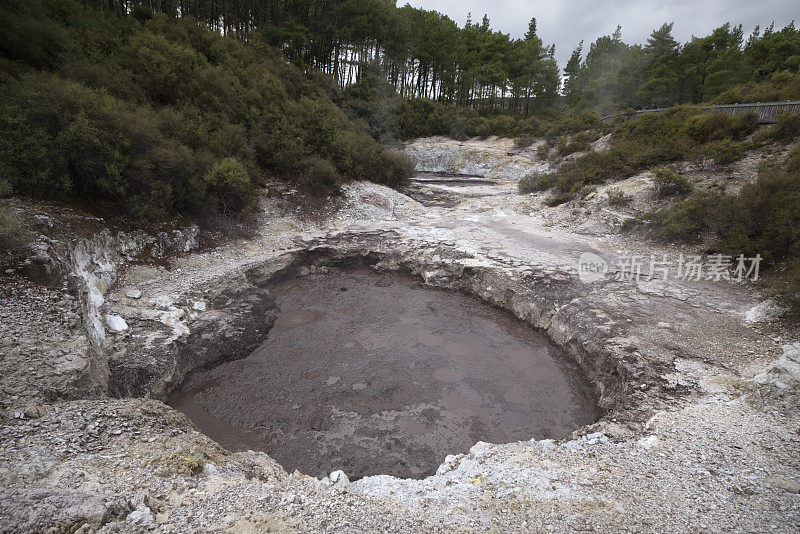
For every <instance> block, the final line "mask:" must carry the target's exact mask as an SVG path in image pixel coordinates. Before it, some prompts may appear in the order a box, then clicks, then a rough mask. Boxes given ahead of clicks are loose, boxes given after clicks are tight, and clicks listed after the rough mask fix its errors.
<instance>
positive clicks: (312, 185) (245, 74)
mask: <svg viewBox="0 0 800 534" xmlns="http://www.w3.org/2000/svg"><path fill="white" fill-rule="evenodd" d="M134 15H136V16H132V17H116V16H105V15H102V14H101V13H99V12H98V11H96V10H95V9H94V8H93V7H90V5H88V3H84V2H79V1H77V0H66V1H59V2H55V1H53V0H31V1H25V2H21V1H16V2H12V3H11V6H10V8H9V9H4V10H3V12H2V15H0V22H2V27H3V44H2V45H0V184H5V185H4V186H3V187H7V188H10V189H11V191H12V192H13V193H14V194H17V195H27V196H32V197H37V198H47V199H64V200H68V199H80V200H81V201H84V202H89V203H92V204H93V205H94V206H95V207H96V209H97V210H98V211H100V212H101V213H104V214H106V215H114V216H119V215H123V216H128V217H131V218H133V219H152V218H160V217H167V216H170V215H173V214H186V215H190V216H193V217H195V218H198V219H200V220H211V219H213V218H216V217H226V218H230V217H240V216H243V215H246V214H247V213H248V212H249V211H250V210H251V209H252V207H253V205H254V199H255V197H256V195H257V194H258V189H259V187H260V185H261V184H262V183H263V180H264V178H265V177H266V176H278V177H282V178H284V179H287V180H292V181H294V182H295V183H296V184H297V186H298V187H302V188H303V189H306V190H308V191H310V192H314V193H320V194H329V193H331V192H336V191H337V189H338V184H339V183H341V182H343V181H347V180H351V179H364V180H373V181H376V182H379V183H384V184H387V185H393V186H398V185H402V184H403V183H405V181H406V180H407V178H408V177H409V176H410V174H411V167H410V165H409V164H408V162H407V161H405V159H404V158H403V157H402V156H398V155H396V154H389V153H388V152H387V151H386V150H385V149H384V148H383V147H381V145H379V144H378V143H377V142H376V141H375V140H373V139H372V138H371V137H370V136H369V135H368V134H367V133H366V132H364V131H363V129H361V128H360V127H359V126H358V125H356V124H354V123H352V122H351V121H350V120H348V118H347V116H346V115H345V113H344V112H343V111H342V110H341V109H340V108H339V107H337V105H336V104H335V103H334V102H333V100H331V97H330V91H329V90H328V87H327V86H326V82H325V81H324V79H322V78H320V77H319V76H314V75H307V74H304V73H302V72H301V71H300V70H298V69H297V68H295V67H293V66H292V65H290V64H287V63H286V62H285V61H284V60H283V59H282V58H281V57H280V55H279V54H278V53H277V52H276V51H275V50H274V49H272V48H270V47H268V46H266V45H265V43H264V42H263V41H261V40H259V38H258V36H257V35H254V36H252V38H251V39H249V40H248V42H246V43H245V42H242V41H240V40H236V39H231V38H225V37H221V36H220V35H219V34H218V33H216V32H214V31H213V30H212V29H210V28H208V27H206V26H205V25H201V24H198V23H197V22H196V21H194V20H192V19H190V18H181V19H178V20H172V19H170V18H169V17H167V16H166V15H164V14H160V13H152V12H149V11H147V10H144V11H142V10H138V11H136V12H135V13H134ZM33 21H35V23H32V22H33ZM304 171H309V172H308V173H307V174H305V173H304Z"/></svg>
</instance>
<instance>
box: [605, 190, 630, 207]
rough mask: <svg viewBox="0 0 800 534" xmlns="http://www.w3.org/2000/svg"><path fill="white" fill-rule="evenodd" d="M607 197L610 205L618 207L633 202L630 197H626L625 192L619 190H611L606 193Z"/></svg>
mask: <svg viewBox="0 0 800 534" xmlns="http://www.w3.org/2000/svg"><path fill="white" fill-rule="evenodd" d="M606 195H608V203H609V204H611V205H616V206H621V205H625V204H629V203H630V202H631V200H633V199H632V198H631V197H630V196H628V195H626V194H625V192H624V191H621V190H619V189H609V190H608V191H606Z"/></svg>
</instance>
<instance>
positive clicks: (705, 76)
mask: <svg viewBox="0 0 800 534" xmlns="http://www.w3.org/2000/svg"><path fill="white" fill-rule="evenodd" d="M672 29H673V24H672V23H668V24H667V23H665V24H664V25H663V26H661V27H660V28H659V29H657V30H655V31H653V32H652V34H651V35H650V38H649V39H648V40H647V42H646V43H645V44H644V45H638V44H634V45H629V44H626V43H625V42H623V40H622V31H621V28H619V27H617V29H616V31H615V32H614V33H613V34H611V35H607V36H603V37H600V38H598V39H597V40H596V41H595V42H594V43H592V44H591V45H590V46H589V50H588V51H587V52H586V54H585V56H584V55H583V43H581V44H580V45H579V46H578V47H577V48H576V49H575V50H574V51H573V53H572V55H571V57H570V59H569V61H568V62H567V64H566V66H565V68H564V74H565V82H564V90H563V92H564V98H565V104H566V106H567V107H581V106H584V107H590V108H593V109H595V110H597V111H599V112H601V113H604V112H611V111H614V110H617V109H620V108H621V107H627V106H631V107H633V106H635V105H637V104H639V105H642V106H647V105H656V106H671V105H674V104H676V103H688V104H691V103H695V104H696V103H699V102H716V103H721V104H732V103H737V102H751V101H762V102H766V101H769V100H786V99H797V98H800V77H798V69H800V31H798V30H797V29H796V28H795V27H794V23H791V24H789V25H788V26H786V27H784V28H783V29H781V30H775V28H774V26H773V25H770V26H769V27H767V28H766V29H765V30H764V31H763V33H762V32H761V30H760V28H758V27H756V29H755V30H754V31H753V33H752V34H751V35H750V36H749V37H748V38H747V40H745V39H744V33H743V31H742V26H741V25H738V26H732V25H731V24H723V25H722V26H720V27H718V28H716V29H715V30H714V31H712V32H711V34H710V35H707V36H705V37H692V39H691V40H690V41H689V42H687V43H684V44H681V43H679V42H678V41H677V40H676V39H675V38H674V37H673V35H672Z"/></svg>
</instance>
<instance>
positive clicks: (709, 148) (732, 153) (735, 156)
mask: <svg viewBox="0 0 800 534" xmlns="http://www.w3.org/2000/svg"><path fill="white" fill-rule="evenodd" d="M701 153H702V154H704V155H705V156H707V157H709V158H711V159H713V160H714V163H716V164H717V165H729V164H731V163H734V162H736V161H739V160H740V159H742V157H743V156H744V150H743V149H742V146H741V145H739V144H737V143H734V142H732V141H729V140H727V139H723V140H720V141H713V142H711V143H708V144H706V145H704V146H703V147H702V150H701Z"/></svg>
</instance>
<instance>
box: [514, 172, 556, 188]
mask: <svg viewBox="0 0 800 534" xmlns="http://www.w3.org/2000/svg"><path fill="white" fill-rule="evenodd" d="M552 178H553V175H550V174H544V175H543V174H541V173H538V172H532V173H530V174H528V175H526V176H523V177H522V178H521V179H520V181H519V183H518V184H517V189H518V190H519V192H520V193H533V192H536V191H544V190H546V189H550V188H551V187H553V185H554V184H555V181H554V180H553V179H552Z"/></svg>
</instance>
